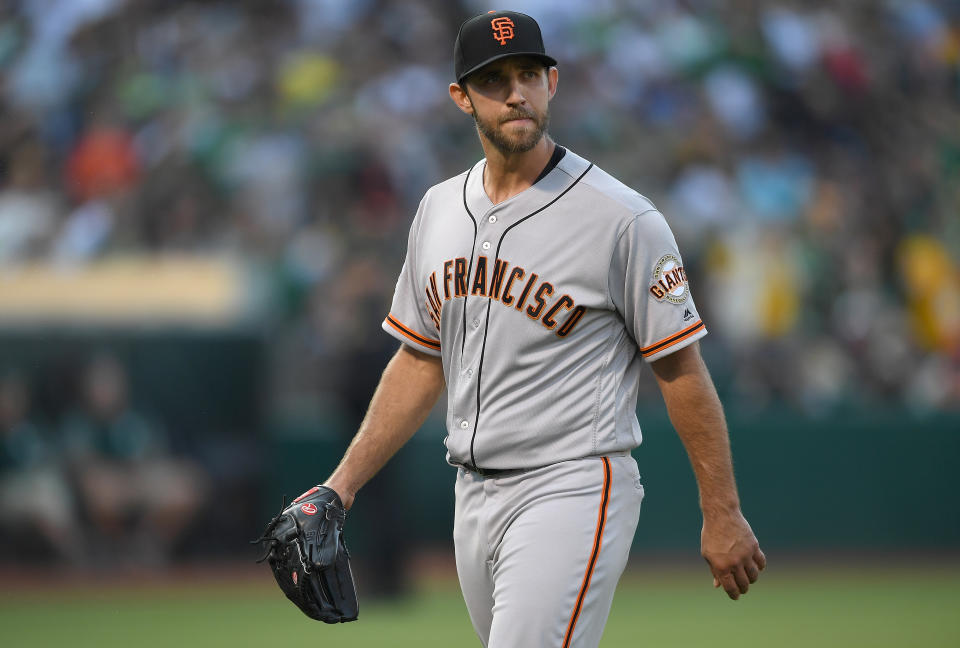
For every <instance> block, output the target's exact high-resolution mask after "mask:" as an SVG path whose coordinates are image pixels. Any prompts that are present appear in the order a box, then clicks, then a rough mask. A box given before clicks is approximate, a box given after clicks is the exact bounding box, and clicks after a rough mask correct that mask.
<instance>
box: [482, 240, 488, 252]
mask: <svg viewBox="0 0 960 648" xmlns="http://www.w3.org/2000/svg"><path fill="white" fill-rule="evenodd" d="M480 247H482V248H483V249H484V250H489V249H490V241H484V242H483V245H481V246H480Z"/></svg>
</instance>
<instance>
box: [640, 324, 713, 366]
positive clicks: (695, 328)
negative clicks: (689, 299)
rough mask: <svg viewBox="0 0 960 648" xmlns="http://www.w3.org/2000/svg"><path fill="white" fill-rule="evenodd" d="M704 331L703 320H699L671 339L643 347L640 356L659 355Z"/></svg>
mask: <svg viewBox="0 0 960 648" xmlns="http://www.w3.org/2000/svg"><path fill="white" fill-rule="evenodd" d="M703 329H704V326H703V320H697V321H696V322H695V323H693V324H691V325H690V326H688V327H687V328H685V329H683V330H682V331H680V332H679V333H674V334H673V335H671V336H670V337H666V338H663V339H662V340H660V341H659V342H655V343H653V344H651V345H650V346H647V347H643V348H642V349H640V354H641V355H642V356H643V357H645V358H646V357H647V356H651V355H653V354H654V353H659V352H661V351H663V350H664V349H669V348H670V347H672V346H673V345H674V344H679V343H680V342H683V341H684V340H686V339H687V338H688V337H690V336H691V335H695V334H696V333H699V332H700V331H702V330H703Z"/></svg>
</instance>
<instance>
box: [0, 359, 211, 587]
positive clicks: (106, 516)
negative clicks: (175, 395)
mask: <svg viewBox="0 0 960 648" xmlns="http://www.w3.org/2000/svg"><path fill="white" fill-rule="evenodd" d="M78 369H79V371H78V375H77V376H76V378H77V380H76V381H75V384H74V387H75V389H72V390H70V389H61V390H59V394H58V397H59V398H58V399H59V401H60V404H61V405H62V406H63V407H62V410H63V411H62V413H61V415H60V416H56V417H51V416H49V415H45V414H44V413H43V412H39V411H37V410H36V408H35V407H34V393H35V392H36V389H34V388H35V385H34V384H32V383H33V382H35V381H32V380H31V377H28V376H25V375H22V374H18V373H15V372H7V373H5V374H4V375H2V376H0V540H2V541H0V545H2V546H3V550H4V554H5V555H8V556H9V555H13V556H15V557H20V558H21V559H24V558H27V559H29V558H32V559H43V558H45V557H49V556H53V557H55V558H56V559H58V560H59V561H61V562H63V563H65V564H69V565H73V566H76V567H81V566H83V567H89V566H94V567H101V568H105V569H117V568H129V567H134V566H136V567H144V566H163V565H166V564H167V563H168V561H169V560H170V559H171V558H172V557H173V552H174V550H175V549H177V543H178V541H180V540H181V539H182V535H183V533H184V531H185V530H186V528H187V526H188V524H189V523H190V522H191V521H192V520H193V518H194V516H195V515H196V514H197V513H198V511H199V510H200V507H201V505H202V504H204V502H205V498H206V493H207V492H208V485H207V476H206V474H205V473H204V472H203V470H202V469H201V468H200V466H199V465H198V464H197V463H196V462H195V461H194V460H192V459H190V458H187V457H184V456H178V455H177V454H175V453H174V452H173V451H172V448H171V447H170V444H169V439H168V435H167V434H166V431H165V430H164V428H163V426H162V424H161V423H160V422H159V420H157V419H154V418H152V417H150V416H148V415H146V414H145V413H143V412H141V411H139V410H138V409H137V408H136V407H135V406H134V405H133V402H132V399H131V397H130V393H129V381H128V378H127V372H126V369H125V368H124V366H123V365H122V364H121V363H120V361H119V360H118V359H117V358H116V357H115V356H114V355H112V354H110V353H107V352H98V353H96V354H94V355H92V356H91V357H90V358H89V359H88V360H87V361H86V362H85V363H84V364H83V366H82V367H78ZM53 409H61V408H53Z"/></svg>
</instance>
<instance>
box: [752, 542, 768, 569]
mask: <svg viewBox="0 0 960 648" xmlns="http://www.w3.org/2000/svg"><path fill="white" fill-rule="evenodd" d="M753 562H755V563H757V567H759V568H760V571H763V570H764V569H766V567H767V557H766V555H764V553H763V552H762V551H760V547H757V550H756V551H754V552H753Z"/></svg>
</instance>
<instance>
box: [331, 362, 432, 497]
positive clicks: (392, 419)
mask: <svg viewBox="0 0 960 648" xmlns="http://www.w3.org/2000/svg"><path fill="white" fill-rule="evenodd" d="M444 386H445V379H444V376H443V364H442V362H441V359H440V357H439V356H433V355H429V354H426V353H423V352H421V351H417V350H415V349H413V348H411V347H409V346H407V345H406V344H402V345H401V346H400V350H399V351H397V353H396V354H395V355H394V356H393V358H392V359H391V360H390V362H389V363H387V368H386V369H385V370H384V372H383V375H382V376H381V377H380V384H379V385H378V386H377V390H376V391H375V392H374V394H373V398H372V399H370V406H369V408H368V409H367V414H366V416H364V418H363V422H362V423H361V424H360V429H359V430H358V431H357V434H356V436H354V437H353V441H351V442H350V447H348V448H347V452H346V453H345V454H344V456H343V459H342V460H341V461H340V465H339V466H337V469H336V470H334V471H333V474H332V475H330V478H329V479H327V481H326V482H325V483H324V485H326V486H328V487H330V488H332V489H333V490H335V491H336V492H337V494H338V495H339V496H340V499H341V500H343V505H344V507H345V508H348V509H349V508H350V506H352V505H353V499H354V497H355V496H356V494H357V491H358V490H360V488H361V487H362V486H363V485H364V484H366V483H367V482H368V481H369V480H370V478H371V477H373V476H374V475H375V474H377V471H379V470H380V469H381V468H382V467H383V466H384V464H386V463H387V461H388V460H389V459H390V457H392V456H393V455H394V454H396V452H397V451H398V450H399V449H400V448H401V447H402V446H403V444H404V443H406V442H407V441H408V440H409V439H410V437H412V436H413V435H414V433H415V432H416V431H417V430H418V429H419V428H420V426H421V425H423V422H424V420H426V418H427V415H428V414H429V413H430V410H431V409H432V408H433V406H434V404H435V403H436V402H437V399H438V398H439V397H440V394H441V393H442V392H443V388H444Z"/></svg>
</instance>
